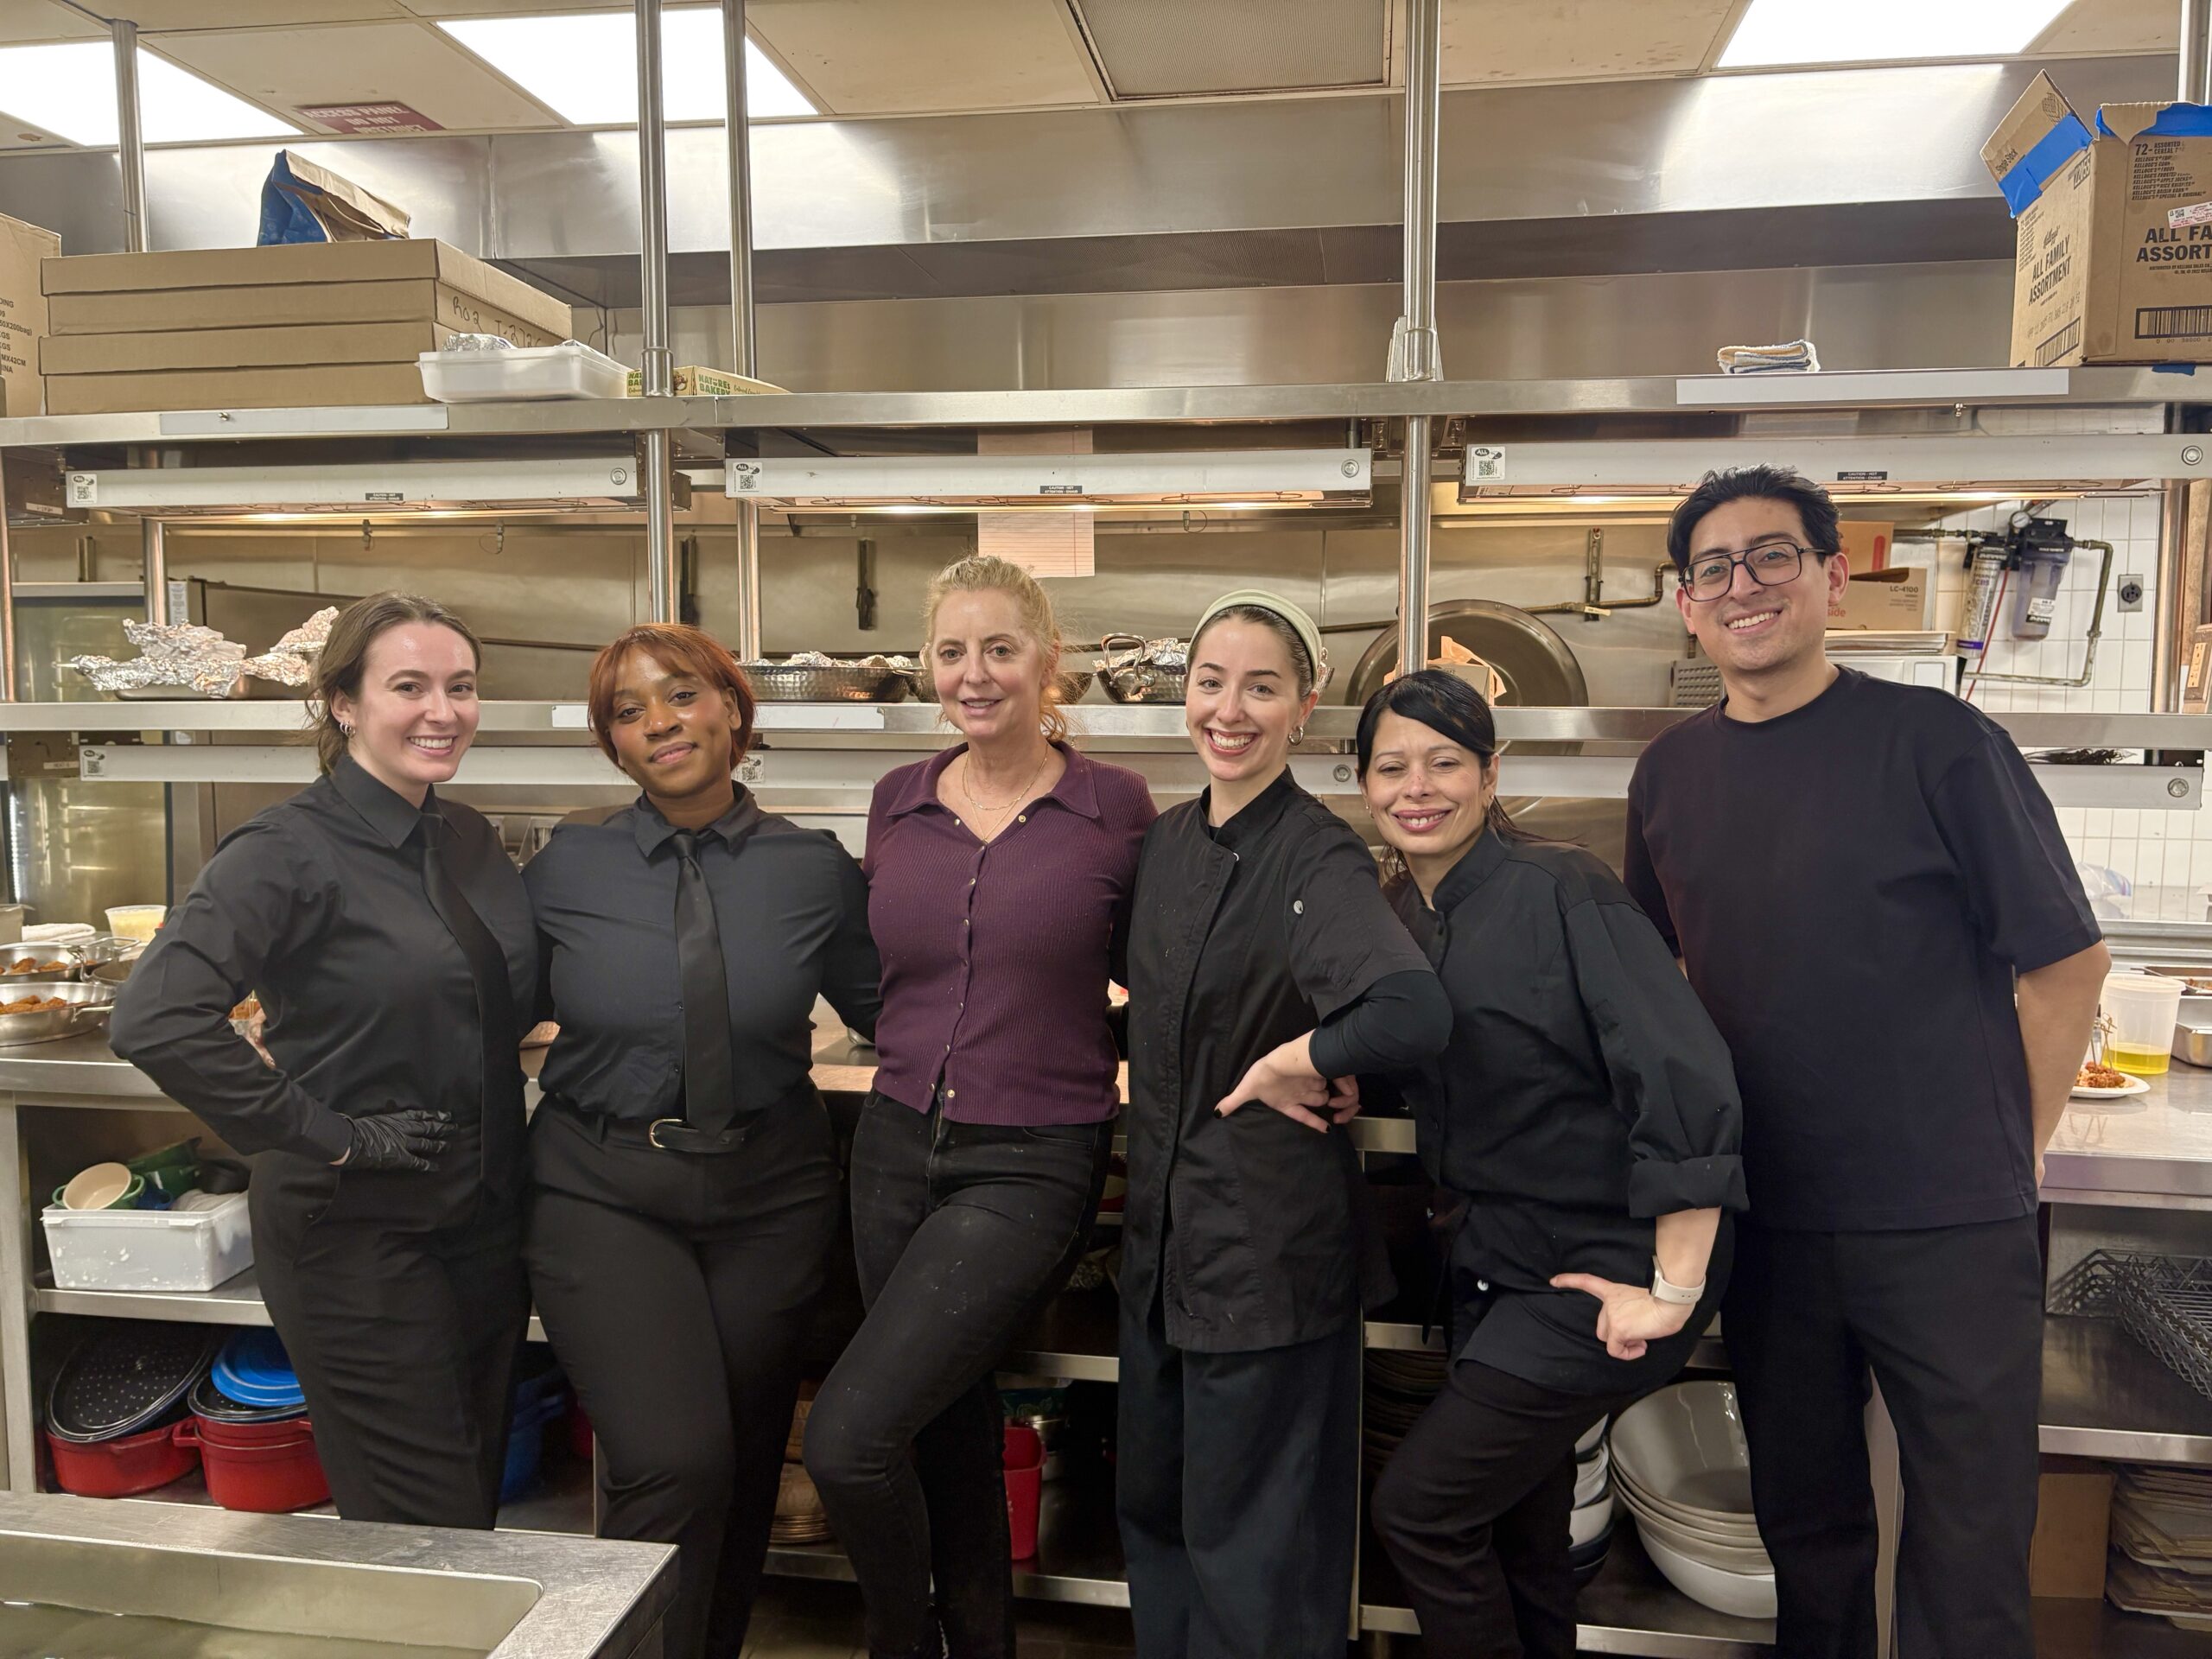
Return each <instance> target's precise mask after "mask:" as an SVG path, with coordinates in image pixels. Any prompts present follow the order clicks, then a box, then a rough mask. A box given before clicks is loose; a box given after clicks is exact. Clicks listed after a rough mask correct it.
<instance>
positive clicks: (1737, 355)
mask: <svg viewBox="0 0 2212 1659" xmlns="http://www.w3.org/2000/svg"><path fill="white" fill-rule="evenodd" d="M1717 356H1718V358H1719V363H1720V372H1721V373H1723V374H1818V373H1819V372H1820V370H1821V354H1820V353H1819V352H1818V351H1817V350H1815V347H1814V345H1813V342H1812V341H1811V340H1786V341H1784V342H1783V344H1781V345H1779V346H1722V347H1721V348H1720V350H1719V353H1717Z"/></svg>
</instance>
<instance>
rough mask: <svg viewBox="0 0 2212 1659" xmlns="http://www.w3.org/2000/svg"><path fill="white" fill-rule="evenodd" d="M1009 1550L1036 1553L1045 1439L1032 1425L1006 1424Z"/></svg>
mask: <svg viewBox="0 0 2212 1659" xmlns="http://www.w3.org/2000/svg"><path fill="white" fill-rule="evenodd" d="M1003 1455H1004V1459H1005V1465H1006V1530H1007V1554H1009V1555H1011V1556H1012V1557H1013V1558H1014V1560H1017V1561H1026V1560H1029V1559H1030V1558H1031V1557H1032V1556H1033V1555H1035V1554H1036V1553H1037V1505H1038V1503H1039V1499H1040V1498H1041V1497H1042V1496H1043V1494H1044V1486H1045V1442H1044V1440H1042V1439H1041V1438H1040V1437H1039V1434H1038V1433H1037V1431H1036V1430H1035V1429H1033V1428H1025V1427H1021V1426H1020V1424H1018V1423H1008V1424H1007V1428H1006V1447H1005V1452H1004V1454H1003Z"/></svg>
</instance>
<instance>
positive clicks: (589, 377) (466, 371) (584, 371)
mask: <svg viewBox="0 0 2212 1659" xmlns="http://www.w3.org/2000/svg"><path fill="white" fill-rule="evenodd" d="M416 362H417V363H419V364H420V365H422V369H423V391H425V392H427V393H429V396H430V397H431V398H432V400H433V401H435V402H437V403H441V404H492V403H515V402H521V401H528V400H533V399H542V398H553V397H622V396H624V395H625V394H626V392H627V391H628V389H629V385H630V371H629V370H628V369H627V368H626V367H624V366H623V365H621V364H620V363H618V362H616V361H615V360H614V359H613V358H611V357H609V356H607V353H604V352H595V351H594V350H593V349H592V348H591V347H590V346H587V345H585V344H583V343H582V341H581V340H569V341H567V342H565V343H564V344H562V345H559V346H518V347H516V348H515V349H514V350H512V351H508V352H424V353H423V354H422V355H421V356H420V357H418V358H417V359H416Z"/></svg>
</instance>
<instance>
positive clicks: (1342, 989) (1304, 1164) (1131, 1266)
mask: <svg viewBox="0 0 2212 1659" xmlns="http://www.w3.org/2000/svg"><path fill="white" fill-rule="evenodd" d="M1325 668H1326V659H1325V657H1324V656H1323V653H1322V651H1321V641H1320V636H1319V631H1318V630H1316V629H1315V627H1314V626H1313V620H1312V619H1311V618H1309V617H1308V616H1307V615H1306V613H1305V612H1303V611H1301V610H1300V609H1299V608H1298V607H1296V606H1295V605H1293V604H1291V603H1290V602H1289V601H1287V600H1284V599H1281V598H1279V597H1278V596H1276V595H1274V594H1268V593H1262V592H1260V591H1257V590H1246V591H1243V592H1240V593H1234V594H1225V595H1224V596H1223V597H1222V598H1221V599H1219V600H1217V601H1215V602H1214V603H1213V604H1212V605H1211V607H1208V609H1207V610H1206V612H1205V614H1204V615H1203V616H1201V617H1200V618H1199V619H1198V629H1197V631H1196V632H1195V633H1194V634H1193V635H1192V640H1191V654H1190V676H1189V680H1188V689H1187V690H1186V692H1185V698H1184V705H1183V708H1184V720H1185V725H1186V726H1187V727H1188V728H1189V730H1190V734H1191V741H1192V746H1193V747H1195V748H1196V749H1197V750H1198V758H1199V760H1201V761H1202V762H1203V763H1204V764H1205V769H1206V773H1207V778H1208V783H1207V788H1206V791H1205V793H1204V794H1203V795H1201V796H1200V797H1199V798H1198V799H1197V800H1196V801H1192V802H1188V803H1185V804H1183V805H1180V806H1177V807H1175V808H1173V809H1172V810H1169V811H1167V812H1166V813H1163V814H1162V815H1161V816H1160V818H1159V819H1158V821H1157V822H1156V823H1154V825H1153V827H1152V829H1151V830H1150V831H1149V832H1148V833H1147V836H1146V837H1145V843H1144V850H1143V853H1142V855H1141V858H1140V860H1139V863H1138V867H1137V877H1136V889H1135V900H1134V906H1133V908H1134V917H1133V920H1132V924H1131V932H1130V941H1129V1012H1130V1019H1129V1107H1128V1114H1127V1116H1126V1117H1125V1119H1124V1122H1125V1124H1126V1126H1127V1128H1128V1165H1129V1191H1128V1205H1127V1214H1126V1219H1125V1230H1124V1242H1123V1245H1122V1272H1121V1291H1122V1332H1121V1389H1120V1415H1121V1421H1120V1440H1119V1465H1118V1467H1119V1484H1120V1489H1119V1494H1118V1502H1119V1508H1120V1512H1121V1522H1122V1542H1123V1546H1124V1548H1125V1549H1126V1551H1127V1554H1128V1576H1129V1605H1130V1611H1131V1613H1132V1615H1133V1617H1134V1618H1135V1624H1136V1637H1137V1652H1138V1654H1139V1656H1140V1659H1184V1656H1192V1659H1198V1656H1205V1659H1228V1656H1249V1655H1259V1654H1265V1655H1267V1656H1268V1659H1342V1655H1343V1653H1344V1610H1345V1608H1346V1607H1347V1606H1348V1605H1350V1601H1351V1573H1352V1559H1353V1549H1354V1536H1355V1528H1356V1521H1355V1516H1356V1513H1357V1493H1356V1491H1355V1484H1354V1483H1355V1481H1356V1478H1357V1467H1358V1464H1357V1459H1355V1458H1354V1457H1353V1455H1352V1446H1354V1444H1355V1443H1356V1440H1357V1414H1358V1403H1359V1356H1360V1330H1361V1316H1362V1313H1363V1308H1364V1307H1366V1306H1373V1305H1375V1303H1376V1301H1377V1300H1380V1297H1381V1296H1383V1295H1385V1294H1388V1291H1389V1268H1388V1267H1387V1265H1385V1264H1383V1263H1382V1262H1380V1260H1379V1259H1377V1257H1378V1253H1377V1252H1376V1251H1374V1250H1373V1249H1370V1250H1368V1251H1366V1252H1363V1251H1362V1250H1361V1249H1360V1248H1359V1246H1360V1243H1361V1241H1362V1236H1363V1233H1364V1234H1365V1236H1366V1237H1367V1238H1368V1239H1370V1240H1372V1238H1373V1237H1374V1234H1373V1233H1372V1231H1371V1230H1365V1229H1363V1228H1362V1227H1361V1226H1360V1225H1359V1216H1360V1209H1359V1205H1360V1202H1361V1200H1362V1198H1363V1196H1364V1192H1365V1187H1364V1185H1363V1180H1362V1177H1361V1175H1360V1171H1359V1166H1358V1160H1357V1158H1356V1157H1355V1156H1354V1154H1353V1152H1352V1147H1351V1141H1350V1140H1349V1139H1348V1137H1347V1136H1346V1135H1345V1134H1344V1129H1343V1128H1342V1125H1343V1124H1344V1122H1346V1121H1348V1120H1349V1119H1350V1118H1351V1116H1352V1114H1353V1113H1354V1112H1356V1111H1357V1109H1358V1104H1359V1102H1358V1093H1357V1084H1356V1082H1355V1081H1354V1079H1355V1078H1356V1077H1357V1074H1359V1073H1361V1072H1372V1071H1401V1070H1410V1069H1412V1068H1414V1067H1416V1066H1419V1065H1421V1064H1422V1063H1423V1062H1425V1061H1427V1060H1428V1059H1429V1058H1432V1057H1433V1056H1434V1055H1436V1054H1437V1053H1439V1052H1441V1051H1442V1049H1443V1047H1444V1046H1445V1043H1446V1041H1447V1040H1448V1039H1449V1037H1450V1034H1451V1024H1452V1014H1451V1006H1450V1003H1449V1002H1448V1001H1447V1000H1446V997H1445V995H1444V993H1443V991H1442V989H1441V988H1440V986H1439V985H1438V983H1437V981H1436V978H1435V976H1434V974H1433V972H1432V971H1431V969H1430V968H1429V965H1428V962H1427V958H1426V957H1424V956H1423V955H1422V954H1421V950H1420V948H1419V947H1418V946H1416V945H1415V944H1414V942H1413V940H1412V938H1410V937H1409V936H1408V934H1407V932H1406V931H1405V929H1404V928H1403V927H1402V925H1400V923H1399V922H1398V920H1397V918H1396V917H1395V915H1393V914H1392V912H1391V911H1390V907H1389V904H1388V903H1387V902H1386V901H1385V900H1384V899H1383V892H1382V888H1381V887H1380V885H1379V884H1378V883H1377V881H1376V872H1375V862H1374V860H1373V859H1372V858H1370V856H1369V855H1368V852H1367V849H1366V848H1365V847H1364V846H1363V845H1362V844H1361V842H1360V839H1359V837H1358V836H1357V835H1355V834H1354V833H1353V832H1352V830H1351V829H1350V828H1349V827H1348V826H1347V825H1346V824H1345V823H1344V822H1343V821H1342V820H1341V819H1339V818H1338V817H1336V816H1335V815H1334V814H1333V813H1332V812H1330V811H1329V810H1328V809H1327V808H1326V807H1325V806H1323V805H1322V804H1320V803H1319V801H1317V800H1315V799H1314V798H1313V797H1312V796H1310V795H1308V794H1307V793H1306V791H1304V790H1302V789H1300V787H1299V786H1298V785H1297V783H1296V782H1295V781H1294V779H1292V777H1291V775H1290V760H1289V754H1290V746H1291V744H1292V743H1293V742H1294V741H1297V739H1298V737H1299V736H1300V735H1301V734H1302V732H1303V728H1304V725H1305V722H1306V719H1307V717H1308V716H1309V715H1312V713H1313V706H1314V704H1315V702H1317V701H1319V695H1320V681H1321V677H1322V675H1323V672H1324V671H1325ZM1363 1255H1364V1256H1365V1258H1366V1259H1363Z"/></svg>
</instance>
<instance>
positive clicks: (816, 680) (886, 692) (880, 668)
mask: <svg viewBox="0 0 2212 1659" xmlns="http://www.w3.org/2000/svg"><path fill="white" fill-rule="evenodd" d="M817 657H819V653H818V652H810V653H808V655H807V656H806V657H805V658H793V659H791V660H788V661H785V662H755V663H746V664H741V666H742V667H743V668H744V670H745V677H746V680H747V683H749V684H750V685H751V686H752V687H753V696H756V697H758V698H760V701H761V702H904V701H906V692H907V689H908V685H909V681H908V679H907V677H906V670H904V669H901V668H899V667H896V666H893V664H889V663H884V662H875V663H866V662H861V663H841V662H836V661H832V660H831V659H829V658H820V659H819V660H815V658H817Z"/></svg>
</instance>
